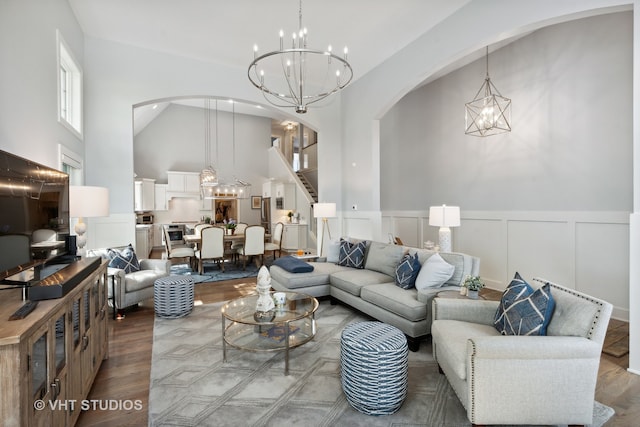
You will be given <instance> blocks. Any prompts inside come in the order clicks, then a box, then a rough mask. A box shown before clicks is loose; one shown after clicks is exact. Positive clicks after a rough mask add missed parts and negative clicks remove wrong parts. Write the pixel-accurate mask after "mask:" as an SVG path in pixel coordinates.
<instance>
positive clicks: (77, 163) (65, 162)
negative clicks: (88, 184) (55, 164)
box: [58, 144, 82, 185]
mask: <svg viewBox="0 0 640 427" xmlns="http://www.w3.org/2000/svg"><path fill="white" fill-rule="evenodd" d="M58 154H59V156H60V170H61V171H62V172H65V173H66V174H67V175H69V184H70V185H82V157H80V155H79V154H78V153H74V152H73V151H71V150H69V149H68V148H67V147H65V146H64V145H62V144H58Z"/></svg>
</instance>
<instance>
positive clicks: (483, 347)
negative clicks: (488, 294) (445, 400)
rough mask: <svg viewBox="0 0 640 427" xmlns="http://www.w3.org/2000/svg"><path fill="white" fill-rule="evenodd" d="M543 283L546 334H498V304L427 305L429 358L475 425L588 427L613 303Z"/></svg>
mask: <svg viewBox="0 0 640 427" xmlns="http://www.w3.org/2000/svg"><path fill="white" fill-rule="evenodd" d="M546 283H549V282H547V281H545V280H541V279H534V283H533V284H532V287H533V288H534V289H535V288H536V286H538V287H539V285H541V284H546ZM549 285H550V286H549V289H550V291H551V295H552V297H553V299H554V301H555V310H554V311H553V314H552V316H551V319H550V321H549V323H548V326H547V331H546V334H547V335H546V336H506V335H501V334H500V333H499V332H498V331H497V330H496V328H495V327H494V316H495V314H496V310H497V308H498V306H499V304H500V303H499V302H498V301H481V300H471V299H446V298H439V297H437V298H435V299H434V300H433V325H432V329H431V333H432V338H433V341H432V342H433V355H434V358H435V359H436V361H437V362H438V365H439V366H440V369H441V371H442V372H443V373H444V374H445V375H446V376H447V379H448V381H449V383H450V384H451V386H452V388H453V389H454V391H455V392H456V394H457V396H458V398H459V399H460V402H461V403H462V405H463V406H464V407H465V409H466V411H467V417H468V418H469V421H471V423H473V424H474V425H481V424H591V422H592V418H593V403H594V395H595V387H596V380H597V377H598V366H599V364H600V353H601V350H602V344H603V342H604V337H605V334H606V331H607V325H608V323H609V318H610V316H611V310H612V306H611V304H609V303H607V302H605V301H602V300H599V299H596V298H593V297H590V296H588V295H585V294H583V293H580V292H577V291H575V290H572V289H568V288H565V287H563V286H559V285H556V284H553V283H549Z"/></svg>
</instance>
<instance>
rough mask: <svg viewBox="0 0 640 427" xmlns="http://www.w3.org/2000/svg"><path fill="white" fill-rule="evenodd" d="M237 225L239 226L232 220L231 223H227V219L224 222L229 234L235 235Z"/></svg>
mask: <svg viewBox="0 0 640 427" xmlns="http://www.w3.org/2000/svg"><path fill="white" fill-rule="evenodd" d="M237 225H238V224H236V220H235V219H230V220H229V221H227V220H226V219H225V220H224V227H225V228H226V229H227V234H233V233H235V232H236V226H237Z"/></svg>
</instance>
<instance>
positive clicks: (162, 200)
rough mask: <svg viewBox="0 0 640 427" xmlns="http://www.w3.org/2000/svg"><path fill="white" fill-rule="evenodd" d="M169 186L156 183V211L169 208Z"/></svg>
mask: <svg viewBox="0 0 640 427" xmlns="http://www.w3.org/2000/svg"><path fill="white" fill-rule="evenodd" d="M167 187H169V184H156V185H155V187H154V190H155V191H154V192H155V197H156V200H155V208H154V209H153V210H155V211H166V210H169V199H167Z"/></svg>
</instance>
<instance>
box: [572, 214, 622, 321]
mask: <svg viewBox="0 0 640 427" xmlns="http://www.w3.org/2000/svg"><path fill="white" fill-rule="evenodd" d="M576 285H577V289H578V290H579V291H581V292H584V293H587V294H589V295H594V296H597V297H599V298H602V299H605V300H607V301H609V302H610V303H611V304H613V305H614V307H616V312H615V313H614V315H616V317H619V316H620V315H621V314H620V312H619V310H620V309H626V310H628V308H629V303H628V301H629V226H628V225H627V224H593V223H578V224H576ZM627 316H628V311H627Z"/></svg>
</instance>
